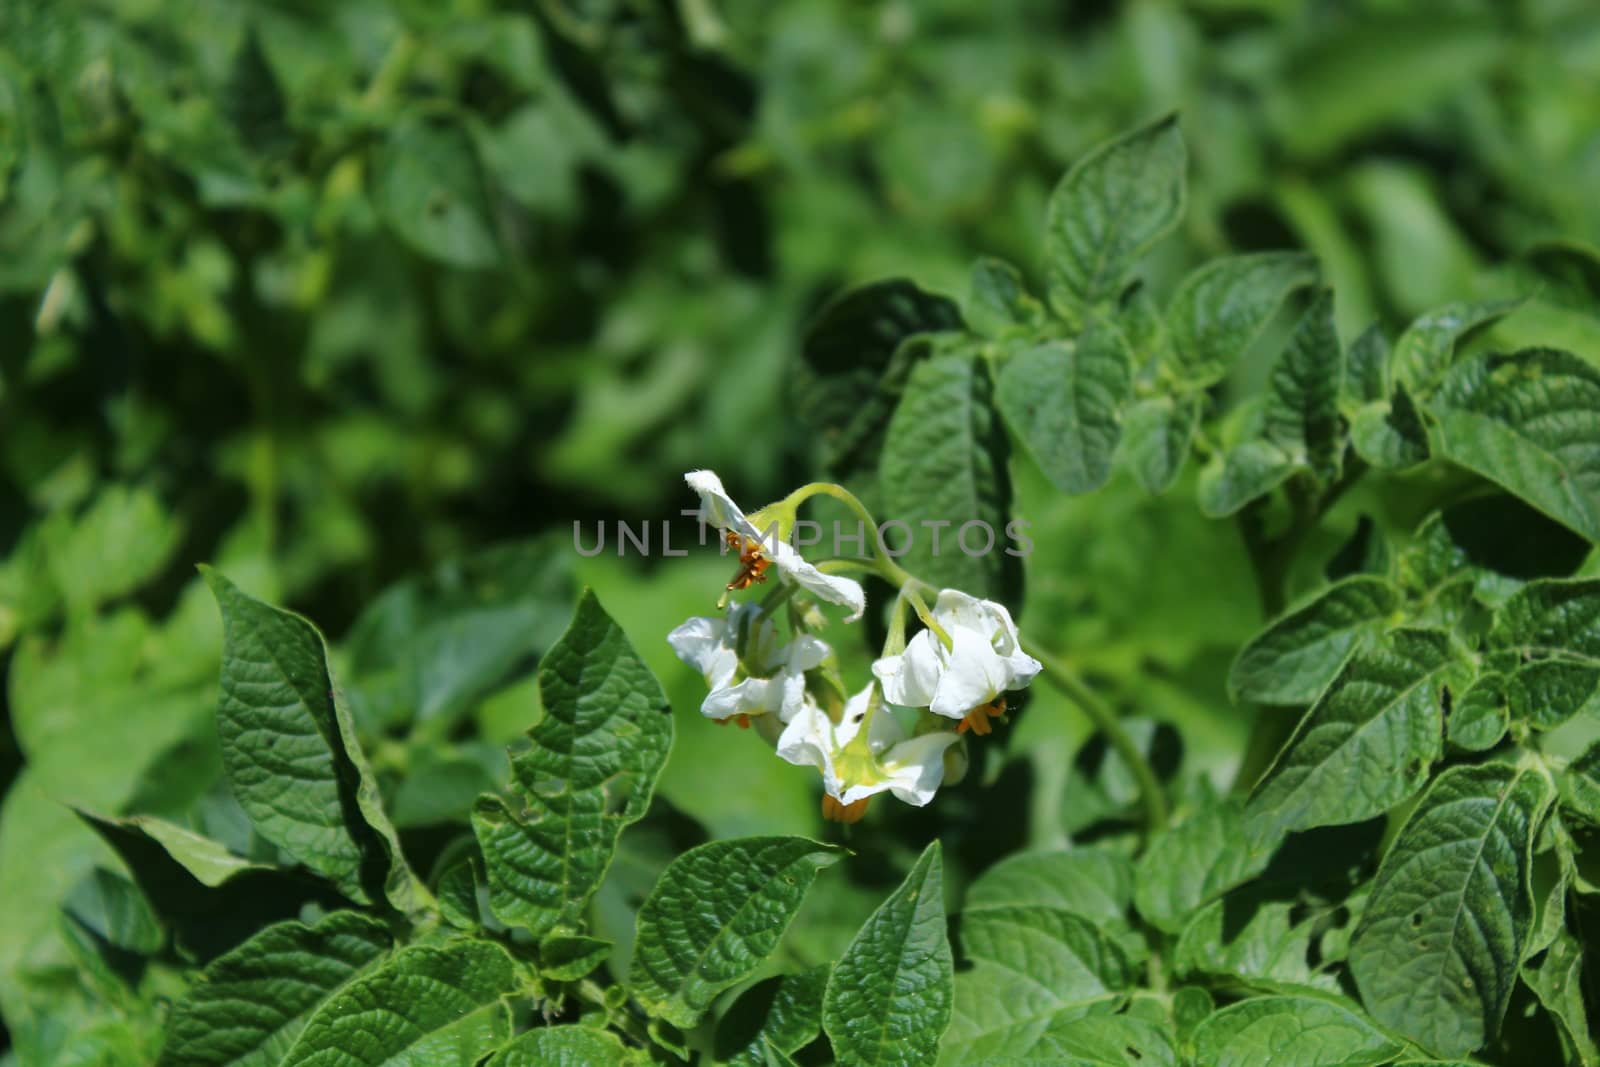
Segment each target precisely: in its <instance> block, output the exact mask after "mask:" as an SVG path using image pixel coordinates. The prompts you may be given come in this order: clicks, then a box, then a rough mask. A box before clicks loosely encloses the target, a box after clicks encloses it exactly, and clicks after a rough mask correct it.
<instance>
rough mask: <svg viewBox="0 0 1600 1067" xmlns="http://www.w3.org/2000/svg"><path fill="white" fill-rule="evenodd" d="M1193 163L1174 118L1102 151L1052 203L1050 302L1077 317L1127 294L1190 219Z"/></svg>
mask: <svg viewBox="0 0 1600 1067" xmlns="http://www.w3.org/2000/svg"><path fill="white" fill-rule="evenodd" d="M1186 165H1187V157H1186V154H1185V152H1184V147H1183V136H1182V135H1181V134H1180V133H1179V132H1178V120H1177V116H1175V115H1168V116H1166V117H1165V118H1162V119H1158V120H1156V121H1155V122H1153V123H1151V124H1150V125H1148V126H1143V127H1141V128H1139V129H1137V130H1134V131H1133V132H1131V133H1128V134H1124V135H1123V136H1121V137H1118V138H1117V139H1115V140H1113V141H1110V142H1108V143H1106V144H1103V145H1101V146H1100V147H1098V148H1096V149H1095V150H1094V151H1092V152H1090V153H1089V154H1088V155H1087V156H1085V157H1084V158H1083V159H1081V160H1079V161H1078V162H1077V164H1075V165H1074V166H1073V168H1072V169H1071V170H1070V171H1068V172H1067V174H1066V176H1065V177H1064V178H1062V179H1061V183H1060V184H1059V185H1057V186H1056V188H1055V191H1054V192H1053V193H1052V194H1051V196H1050V207H1049V211H1048V214H1047V215H1046V219H1045V271H1046V276H1047V277H1048V279H1049V291H1050V302H1051V304H1053V305H1054V306H1055V308H1056V309H1057V310H1058V311H1061V312H1063V313H1066V314H1072V315H1076V314H1077V313H1078V311H1079V310H1080V309H1081V308H1083V307H1085V306H1093V305H1097V304H1104V303H1106V302H1108V301H1111V300H1114V299H1115V298H1116V297H1117V296H1118V295H1119V294H1120V293H1121V292H1122V287H1123V284H1124V283H1125V282H1126V281H1127V278H1128V275H1129V274H1130V273H1131V272H1132V271H1133V268H1134V267H1135V266H1136V265H1137V264H1138V262H1139V260H1140V258H1142V257H1143V255H1144V253H1145V252H1146V251H1147V250H1148V249H1149V248H1150V246H1151V245H1153V244H1154V243H1155V242H1156V241H1157V240H1159V239H1160V238H1161V237H1162V236H1163V235H1165V234H1166V233H1167V232H1168V231H1169V230H1171V229H1172V228H1173V227H1174V226H1176V225H1177V223H1178V219H1179V218H1180V217H1181V216H1182V214H1183V206H1184V186H1185V182H1184V170H1185V167H1186Z"/></svg>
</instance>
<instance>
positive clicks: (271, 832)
mask: <svg viewBox="0 0 1600 1067" xmlns="http://www.w3.org/2000/svg"><path fill="white" fill-rule="evenodd" d="M205 577H206V581H207V582H208V583H209V584H210V586H211V591H212V593H213V594H214V595H215V596H216V598H217V605H218V606H219V607H220V608H221V610H222V628H223V650H222V699H221V701H220V703H219V704H218V705H217V728H218V733H219V734H220V735H221V739H222V763H223V767H224V768H225V769H226V770H227V773H228V781H229V783H230V784H231V785H232V787H233V793H234V796H235V797H237V798H238V800H239V804H240V805H241V806H242V807H243V808H244V810H245V811H246V812H247V813H249V815H250V820H251V822H252V823H253V824H254V825H255V827H256V830H257V831H258V832H259V833H260V834H261V836H262V837H264V838H266V839H267V840H268V841H271V842H272V843H273V844H275V845H277V846H278V847H279V848H281V849H283V851H284V852H286V853H288V854H289V855H290V856H291V857H293V858H294V859H296V860H298V861H300V862H301V863H304V864H305V865H306V866H307V867H310V868H311V869H312V870H314V871H316V872H317V873H319V874H322V875H325V876H327V877H328V878H330V879H332V880H333V881H334V882H335V883H337V884H338V886H339V888H340V889H341V890H342V891H343V892H345V893H347V894H349V895H350V896H351V898H352V899H355V900H358V901H363V902H369V901H376V900H381V899H384V898H385V897H387V898H388V900H389V901H390V903H392V904H394V905H395V906H396V907H398V908H401V909H402V910H410V909H411V908H413V907H416V906H417V897H416V893H417V891H418V888H419V887H418V886H417V884H416V879H415V877H414V876H413V875H412V874H411V872H410V870H409V869H408V868H407V867H406V864H405V860H404V858H403V857H402V856H401V853H400V843H399V840H398V838H397V837H396V836H395V831H394V827H393V826H391V825H390V823H389V819H388V816H387V815H385V814H384V811H383V804H382V799H381V798H380V797H379V794H378V784H377V780H376V779H375V778H374V777H373V775H372V771H371V769H370V768H369V767H368V766H367V762H366V757H365V756H364V755H363V754H362V752H361V746H360V743H359V742H358V741H357V739H356V733H355V726H354V724H353V723H352V722H351V719H350V714H349V712H348V710H347V709H346V708H345V706H344V703H343V700H342V698H341V697H340V695H339V687H338V685H337V684H336V683H335V681H334V678H333V675H332V673H331V671H330V669H329V667H328V661H327V649H326V647H325V646H324V644H323V641H322V635H321V634H320V633H318V632H317V629H316V627H315V626H313V625H311V623H310V622H308V621H306V620H305V619H303V618H301V617H300V616H299V615H295V614H292V613H290V612H287V611H282V610H280V609H278V608H274V607H272V606H271V605H268V604H264V603H262V602H261V601H259V600H256V599H255V598H254V597H251V596H248V595H247V594H245V593H244V592H242V591H241V590H240V589H239V587H238V586H236V585H234V584H233V583H232V582H230V581H228V579H227V578H225V577H223V576H222V575H221V574H219V573H217V572H216V571H213V570H209V569H208V570H206V571H205Z"/></svg>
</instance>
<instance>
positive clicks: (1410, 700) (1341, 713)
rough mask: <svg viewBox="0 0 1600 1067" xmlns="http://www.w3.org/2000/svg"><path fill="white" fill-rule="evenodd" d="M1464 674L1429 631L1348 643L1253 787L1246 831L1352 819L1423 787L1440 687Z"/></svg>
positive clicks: (1438, 718)
mask: <svg viewBox="0 0 1600 1067" xmlns="http://www.w3.org/2000/svg"><path fill="white" fill-rule="evenodd" d="M1468 677H1469V675H1468V672H1467V668H1466V667H1465V666H1464V665H1463V664H1462V663H1461V661H1460V660H1459V659H1458V658H1457V656H1456V654H1455V652H1454V651H1453V650H1452V648H1451V644H1450V636H1449V635H1448V634H1446V633H1443V632H1441V631H1437V630H1413V629H1401V630H1395V631H1393V632H1392V633H1389V634H1387V635H1385V636H1384V637H1383V638H1382V639H1381V640H1380V641H1378V642H1376V643H1375V644H1373V645H1372V646H1370V647H1367V648H1364V649H1361V650H1360V651H1358V652H1356V654H1355V655H1354V656H1352V657H1351V659H1350V661H1349V662H1348V663H1346V664H1345V666H1344V668H1343V669H1342V670H1340V671H1339V673H1338V675H1336V676H1335V677H1334V680H1333V682H1332V683H1331V684H1329V686H1328V688H1327V690H1326V691H1324V692H1323V694H1322V696H1321V697H1319V698H1318V699H1317V702H1316V703H1315V704H1314V705H1312V707H1311V710H1310V711H1308V712H1306V715H1305V718H1304V719H1302V720H1301V721H1300V725H1299V726H1298V727H1297V728H1296V729H1295V733H1294V736H1293V737H1292V738H1290V740H1289V743H1288V745H1287V746H1286V747H1285V748H1284V750H1283V752H1282V753H1281V754H1280V755H1279V756H1278V759H1277V761H1276V762H1275V763H1274V764H1273V765H1272V769H1271V770H1269V771H1268V772H1267V775H1266V777H1265V778H1263V779H1262V781H1261V782H1260V784H1259V785H1257V786H1256V788H1255V791H1254V792H1253V793H1252V794H1251V797H1250V803H1249V806H1248V808H1247V811H1246V815H1247V821H1248V822H1249V824H1250V826H1251V829H1252V832H1254V833H1257V834H1259V835H1262V836H1264V837H1273V836H1275V835H1277V834H1282V833H1288V832H1291V831H1294V830H1307V829H1310V828H1312V827H1314V826H1335V825H1339V824H1342V823H1351V822H1359V821H1361V820H1362V819H1369V818H1371V817H1372V816H1374V815H1379V814H1382V813H1383V812H1385V811H1387V810H1388V809H1389V808H1391V807H1393V806H1394V805H1395V804H1398V803H1399V802H1400V801H1402V800H1404V799H1406V798H1407V797H1408V796H1410V795H1411V794H1412V793H1415V792H1416V791H1417V790H1418V789H1420V788H1422V786H1423V784H1424V783H1425V782H1426V781H1427V779H1428V772H1429V770H1430V768H1431V767H1432V766H1433V763H1434V761H1435V760H1437V759H1438V758H1439V755H1440V750H1441V747H1442V740H1441V739H1442V737H1443V735H1444V703H1445V699H1446V697H1445V691H1446V690H1448V689H1454V690H1456V691H1458V692H1459V691H1460V690H1461V689H1463V688H1464V687H1465V683H1466V680H1467V678H1468Z"/></svg>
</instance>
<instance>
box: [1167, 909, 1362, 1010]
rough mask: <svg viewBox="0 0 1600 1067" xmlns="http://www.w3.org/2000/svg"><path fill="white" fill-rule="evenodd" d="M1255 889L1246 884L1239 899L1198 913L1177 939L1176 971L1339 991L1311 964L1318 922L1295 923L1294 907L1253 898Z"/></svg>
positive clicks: (1332, 979) (1331, 978)
mask: <svg viewBox="0 0 1600 1067" xmlns="http://www.w3.org/2000/svg"><path fill="white" fill-rule="evenodd" d="M1251 888H1252V887H1250V886H1245V887H1244V888H1242V889H1240V890H1238V891H1237V892H1238V896H1229V897H1224V898H1223V899H1221V900H1215V901H1212V902H1211V903H1210V904H1208V905H1206V906H1205V907H1204V908H1201V909H1200V910H1199V911H1198V912H1196V913H1195V915H1194V918H1192V919H1190V920H1189V924H1188V925H1187V926H1185V927H1184V928H1183V933H1182V934H1181V935H1179V937H1178V944H1177V947H1176V948H1175V949H1174V950H1173V956H1172V966H1173V969H1174V970H1175V971H1176V972H1177V973H1178V974H1179V975H1183V976H1190V975H1193V976H1200V977H1205V976H1209V977H1213V978H1219V979H1224V980H1230V979H1231V980H1234V981H1242V982H1244V983H1246V984H1250V983H1259V984H1263V985H1272V986H1274V987H1281V986H1282V985H1283V984H1286V983H1287V984H1291V985H1299V986H1312V987H1316V988H1320V989H1326V990H1328V991H1330V992H1337V991H1338V988H1339V983H1338V980H1337V979H1336V978H1335V977H1334V976H1333V975H1332V974H1327V973H1322V974H1319V973H1317V972H1315V971H1313V970H1312V969H1311V964H1310V962H1309V955H1310V951H1311V939H1312V935H1313V934H1314V933H1315V932H1316V930H1315V927H1316V925H1317V921H1318V918H1317V917H1316V916H1313V917H1310V918H1306V919H1301V920H1299V921H1298V922H1297V921H1296V920H1295V917H1294V915H1293V914H1292V913H1293V911H1294V908H1295V906H1294V905H1293V904H1290V903H1288V902H1286V901H1281V900H1267V901H1256V900H1251V899H1249V893H1250V890H1251ZM1252 909H1253V910H1252Z"/></svg>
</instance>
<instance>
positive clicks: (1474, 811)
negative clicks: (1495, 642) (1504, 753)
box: [1350, 764, 1551, 1056]
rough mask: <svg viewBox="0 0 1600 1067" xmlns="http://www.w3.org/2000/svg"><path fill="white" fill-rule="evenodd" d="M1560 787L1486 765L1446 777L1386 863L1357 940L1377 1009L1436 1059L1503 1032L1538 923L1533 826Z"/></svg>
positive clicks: (1355, 959)
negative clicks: (1531, 879) (1526, 945)
mask: <svg viewBox="0 0 1600 1067" xmlns="http://www.w3.org/2000/svg"><path fill="white" fill-rule="evenodd" d="M1550 796H1551V789H1550V783H1549V780H1548V779H1547V778H1546V777H1545V776H1544V774H1543V773H1542V772H1540V771H1537V770H1532V769H1525V768H1517V767H1511V766H1507V765H1504V764H1487V765H1483V766H1477V767H1457V768H1454V769H1452V770H1449V771H1446V772H1445V773H1444V774H1442V775H1440V776H1439V779H1438V780H1437V781H1435V782H1434V783H1433V785H1432V787H1431V788H1430V789H1429V790H1428V792H1427V794H1426V795H1424V797H1423V798H1422V802H1421V803H1420V804H1419V805H1418V807H1417V809H1416V811H1414V812H1413V813H1412V815H1411V818H1410V819H1408V820H1407V822H1406V824H1405V826H1404V828H1402V829H1401V831H1400V835H1399V837H1398V838H1396V840H1395V842H1394V844H1393V845H1392V846H1390V848H1389V852H1388V854H1387V855H1386V856H1384V859H1383V864H1382V865H1381V866H1380V867H1379V868H1378V878H1377V881H1376V882H1375V883H1374V885H1373V889H1372V894H1371V896H1370V898H1369V899H1368V901H1367V907H1366V911H1365V912H1364V914H1363V915H1362V918H1361V922H1360V924H1359V925H1358V927H1357V928H1356V932H1355V936H1354V938H1353V939H1352V941H1351V944H1350V969H1351V972H1352V974H1353V975H1354V976H1355V981H1356V985H1357V987H1358V988H1359V989H1360V990H1361V999H1362V1001H1363V1002H1364V1003H1365V1004H1366V1007H1367V1010H1368V1011H1370V1012H1371V1013H1372V1015H1373V1016H1374V1017H1375V1018H1376V1019H1377V1020H1378V1021H1379V1022H1381V1023H1383V1024H1384V1025H1386V1026H1389V1027H1391V1028H1393V1029H1394V1030H1397V1031H1399V1032H1400V1033H1402V1034H1405V1035H1406V1036H1407V1037H1409V1038H1411V1039H1412V1040H1414V1041H1416V1042H1417V1043H1418V1044H1420V1045H1422V1046H1423V1047H1425V1048H1427V1049H1429V1050H1430V1051H1432V1052H1435V1053H1438V1054H1441V1055H1446V1056H1460V1055H1465V1054H1466V1053H1469V1052H1471V1051H1473V1050H1474V1049H1478V1048H1481V1047H1482V1046H1483V1044H1484V1043H1485V1042H1486V1041H1487V1040H1489V1039H1490V1038H1491V1037H1493V1035H1494V1033H1495V1031H1496V1030H1498V1029H1499V1026H1500V1019H1501V1017H1502V1016H1503V1015H1504V1014H1505V1009H1506V1003H1507V1001H1508V1000H1509V999H1510V997H1511V990H1512V987H1513V986H1514V985H1515V983H1516V978H1517V968H1518V966H1519V964H1520V963H1521V961H1522V948H1523V941H1524V939H1525V938H1526V937H1527V934H1528V928H1529V924H1530V922H1531V921H1532V916H1533V902H1532V900H1531V899H1530V895H1529V889H1528V868H1529V864H1530V857H1531V850H1532V844H1533V835H1534V830H1535V828H1536V827H1537V826H1538V823H1539V820H1540V818H1541V817H1542V815H1543V813H1544V811H1545V809H1546V807H1547V805H1548V804H1549V801H1550Z"/></svg>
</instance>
